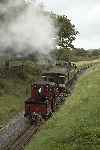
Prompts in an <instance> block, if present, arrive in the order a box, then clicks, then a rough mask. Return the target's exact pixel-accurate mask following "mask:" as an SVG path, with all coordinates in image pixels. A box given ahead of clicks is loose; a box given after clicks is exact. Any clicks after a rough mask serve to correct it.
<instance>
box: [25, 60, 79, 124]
mask: <svg viewBox="0 0 100 150" xmlns="http://www.w3.org/2000/svg"><path fill="white" fill-rule="evenodd" d="M77 73H78V68H77V66H76V65H75V64H72V63H70V62H67V63H65V65H64V67H59V66H56V67H54V68H52V69H50V70H49V71H46V72H43V73H42V75H41V78H40V80H39V81H37V82H35V83H32V85H31V96H30V98H28V99H27V100H26V101H25V117H26V118H28V119H29V120H31V122H36V121H37V120H38V121H40V120H41V119H42V118H44V119H47V118H48V117H50V116H51V115H52V113H53V112H55V111H56V108H57V106H58V105H59V104H60V103H62V102H63V101H64V99H65V97H66V96H68V95H69V94H70V87H71V85H72V83H73V82H74V80H76V79H77Z"/></svg>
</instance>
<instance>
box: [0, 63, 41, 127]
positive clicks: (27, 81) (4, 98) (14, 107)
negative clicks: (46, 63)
mask: <svg viewBox="0 0 100 150" xmlns="http://www.w3.org/2000/svg"><path fill="white" fill-rule="evenodd" d="M39 71H40V68H39V66H37V67H36V66H34V65H33V64H28V63H27V64H25V69H24V72H22V73H20V74H16V73H14V75H12V76H11V77H5V78H0V127H2V126H3V125H4V123H6V122H7V121H8V120H9V119H11V118H12V117H13V116H14V115H15V114H17V113H18V112H21V111H23V110H24V100H25V98H26V89H27V94H28V95H30V91H31V87H30V85H31V82H32V80H36V79H37V78H38V77H39Z"/></svg>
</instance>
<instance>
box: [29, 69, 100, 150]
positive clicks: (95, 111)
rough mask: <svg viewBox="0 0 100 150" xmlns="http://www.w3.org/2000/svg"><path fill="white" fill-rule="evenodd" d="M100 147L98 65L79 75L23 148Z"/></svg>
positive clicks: (91, 149)
mask: <svg viewBox="0 0 100 150" xmlns="http://www.w3.org/2000/svg"><path fill="white" fill-rule="evenodd" d="M33 149H34V150H100V67H98V68H97V69H95V70H93V71H90V73H87V74H86V75H84V76H82V77H81V78H80V79H79V81H78V83H77V85H76V87H75V90H74V93H73V95H72V96H71V97H70V98H69V99H67V100H66V102H65V105H64V106H61V108H60V110H59V111H58V112H57V113H56V114H54V116H53V117H52V118H51V119H50V120H49V121H48V122H46V124H45V125H43V126H42V127H41V130H40V132H39V133H37V135H36V136H35V137H34V138H33V141H32V142H31V144H30V145H29V146H27V147H26V150H33Z"/></svg>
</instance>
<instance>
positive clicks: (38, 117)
mask: <svg viewBox="0 0 100 150" xmlns="http://www.w3.org/2000/svg"><path fill="white" fill-rule="evenodd" d="M31 122H32V124H33V123H35V124H36V125H40V123H41V122H42V116H41V115H40V114H37V113H32V114H31Z"/></svg>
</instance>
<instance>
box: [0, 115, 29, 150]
mask: <svg viewBox="0 0 100 150" xmlns="http://www.w3.org/2000/svg"><path fill="white" fill-rule="evenodd" d="M29 127H30V124H29V121H28V120H26V119H25V118H24V114H23V113H19V114H18V115H17V116H16V117H14V119H11V120H10V122H9V123H8V124H7V125H6V126H5V127H4V128H2V129H1V130H0V150H8V149H9V146H10V145H12V144H13V142H14V141H15V140H16V139H18V137H20V135H21V134H22V133H23V132H24V131H25V130H26V129H27V128H29Z"/></svg>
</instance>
